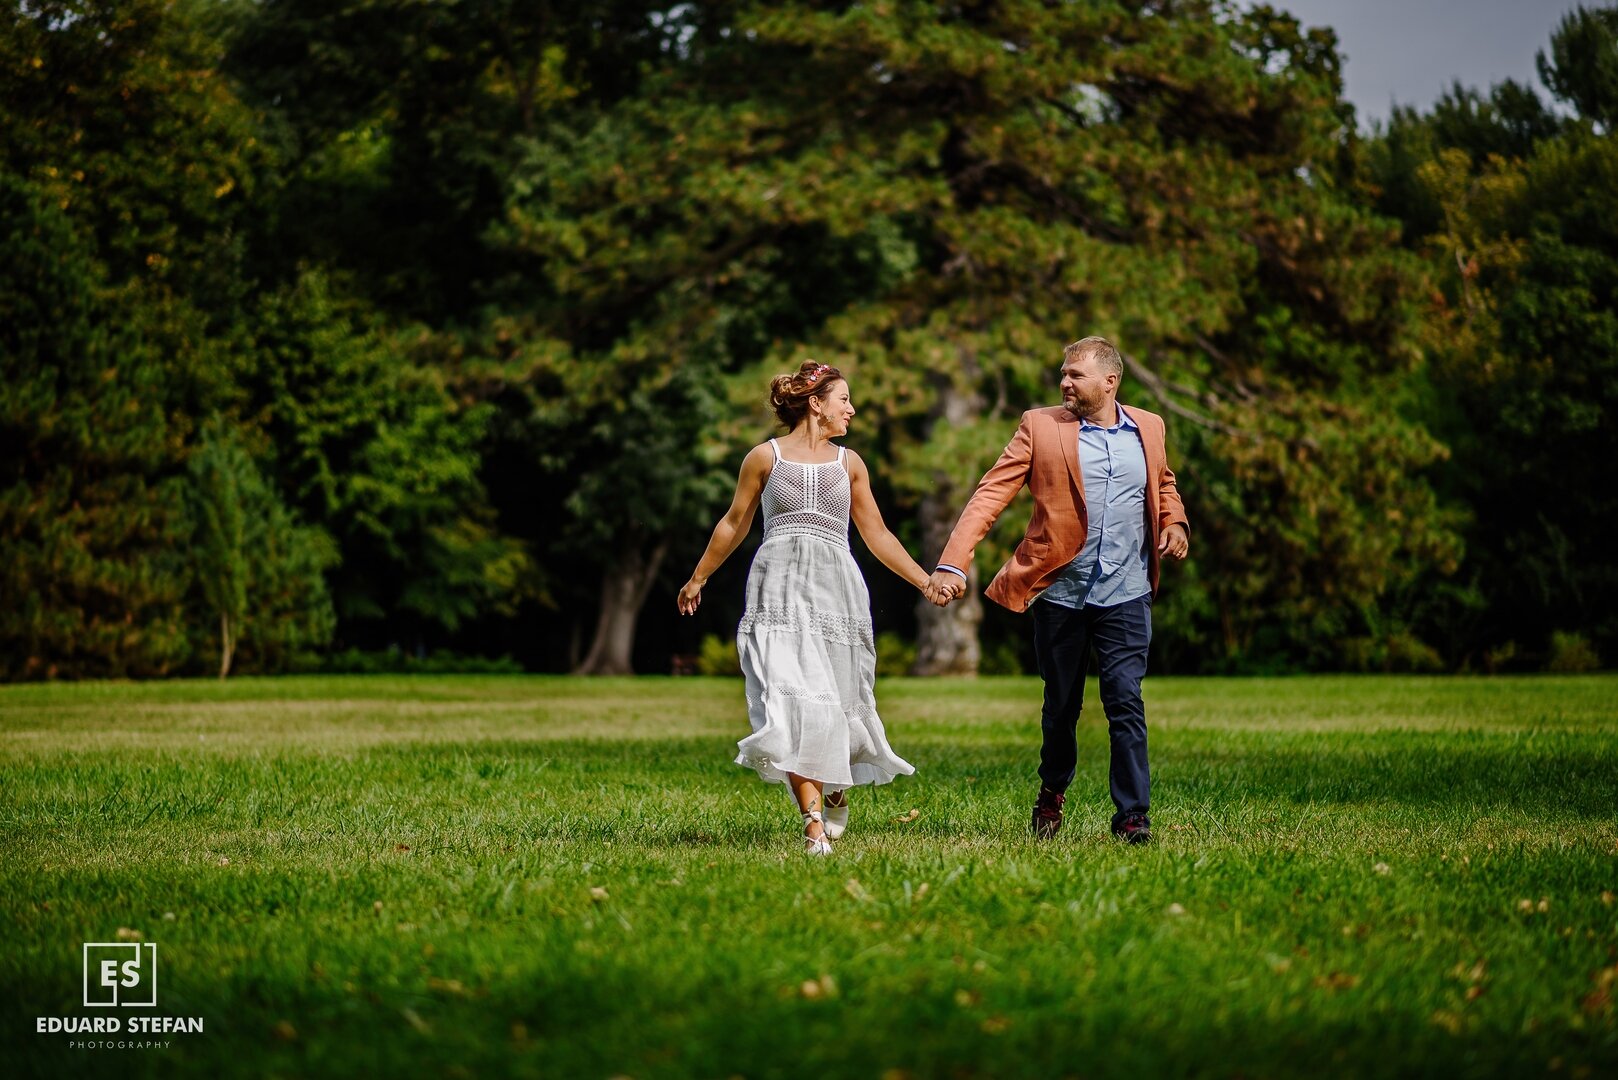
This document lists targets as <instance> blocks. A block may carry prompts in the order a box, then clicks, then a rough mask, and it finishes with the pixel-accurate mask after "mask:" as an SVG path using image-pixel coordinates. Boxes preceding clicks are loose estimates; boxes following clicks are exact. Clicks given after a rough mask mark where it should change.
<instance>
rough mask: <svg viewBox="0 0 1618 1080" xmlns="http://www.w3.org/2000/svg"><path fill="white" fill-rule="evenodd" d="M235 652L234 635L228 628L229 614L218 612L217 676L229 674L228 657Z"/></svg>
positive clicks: (221, 676)
mask: <svg viewBox="0 0 1618 1080" xmlns="http://www.w3.org/2000/svg"><path fill="white" fill-rule="evenodd" d="M235 652H236V637H235V635H234V634H232V633H231V630H230V616H229V615H227V614H225V613H224V612H223V611H221V612H220V613H219V677H220V678H221V679H223V678H224V677H225V676H227V675H229V674H230V658H231V656H232V655H233V654H234V653H235Z"/></svg>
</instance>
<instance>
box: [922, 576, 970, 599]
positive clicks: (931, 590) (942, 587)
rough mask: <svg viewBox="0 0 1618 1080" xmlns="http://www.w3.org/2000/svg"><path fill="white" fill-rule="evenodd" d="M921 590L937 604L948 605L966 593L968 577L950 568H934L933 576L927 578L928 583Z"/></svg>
mask: <svg viewBox="0 0 1618 1080" xmlns="http://www.w3.org/2000/svg"><path fill="white" fill-rule="evenodd" d="M921 592H922V595H923V596H925V597H927V599H928V601H929V602H931V603H933V604H935V605H936V606H938V607H948V606H949V605H950V604H951V603H953V602H954V601H956V600H959V599H960V598H961V597H963V596H965V595H966V579H965V578H963V577H962V576H961V575H959V574H952V573H950V572H949V571H948V570H934V571H933V576H932V577H930V578H928V579H927V584H925V585H923V586H922V587H921Z"/></svg>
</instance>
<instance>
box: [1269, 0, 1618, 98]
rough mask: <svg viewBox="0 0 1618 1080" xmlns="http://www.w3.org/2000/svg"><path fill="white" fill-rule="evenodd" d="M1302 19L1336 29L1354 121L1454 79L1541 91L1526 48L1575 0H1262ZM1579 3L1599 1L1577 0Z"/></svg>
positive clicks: (1546, 36)
mask: <svg viewBox="0 0 1618 1080" xmlns="http://www.w3.org/2000/svg"><path fill="white" fill-rule="evenodd" d="M1270 2H1271V3H1273V4H1274V5H1275V6H1276V7H1278V8H1281V9H1283V10H1286V11H1290V12H1291V13H1292V14H1293V15H1296V16H1297V17H1298V19H1299V21H1300V22H1302V23H1303V24H1304V25H1305V26H1329V27H1331V28H1332V29H1334V30H1336V31H1337V41H1338V48H1339V49H1340V50H1341V51H1342V53H1343V55H1344V57H1345V58H1346V59H1345V60H1344V63H1343V81H1344V83H1345V87H1346V91H1347V95H1348V99H1349V100H1350V101H1352V102H1353V103H1354V109H1355V111H1356V113H1358V115H1359V121H1360V126H1361V127H1368V126H1369V125H1370V122H1371V121H1372V120H1386V119H1387V118H1388V114H1389V112H1390V111H1391V106H1392V103H1394V102H1398V103H1399V104H1400V105H1415V106H1416V107H1418V108H1421V109H1425V108H1426V107H1427V106H1429V105H1431V104H1432V103H1433V102H1434V101H1435V100H1436V99H1437V98H1438V95H1439V94H1440V93H1442V92H1443V91H1444V90H1445V89H1447V88H1448V87H1449V85H1450V84H1451V83H1452V82H1453V81H1454V80H1456V79H1460V80H1461V82H1462V83H1463V84H1465V85H1467V86H1475V87H1477V88H1479V89H1486V88H1487V87H1489V86H1490V85H1492V84H1494V83H1496V82H1499V81H1500V80H1502V79H1506V78H1512V79H1516V80H1517V81H1518V82H1525V83H1527V84H1528V85H1530V86H1532V87H1533V88H1534V89H1535V90H1538V91H1539V92H1540V93H1542V94H1543V93H1544V92H1545V88H1544V86H1543V85H1542V84H1541V83H1540V81H1539V75H1538V73H1537V72H1536V71H1535V68H1534V53H1535V52H1537V51H1538V50H1540V49H1543V48H1545V47H1546V46H1547V45H1548V44H1549V42H1550V38H1551V30H1552V29H1554V28H1555V26H1556V24H1557V22H1558V21H1559V20H1560V19H1561V17H1562V16H1563V15H1564V14H1566V13H1567V12H1569V11H1572V10H1573V9H1574V8H1575V7H1577V6H1578V3H1577V2H1576V0H1270ZM1584 6H1585V7H1596V6H1599V4H1598V2H1597V0H1585V5H1584Z"/></svg>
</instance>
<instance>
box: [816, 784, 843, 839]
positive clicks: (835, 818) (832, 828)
mask: <svg viewBox="0 0 1618 1080" xmlns="http://www.w3.org/2000/svg"><path fill="white" fill-rule="evenodd" d="M833 796H836V797H837V798H839V799H842V800H843V801H842V802H840V803H834V802H832V801H831V800H832V797H833ZM821 828H822V829H824V830H825V832H826V839H828V840H841V839H842V838H843V833H844V832H846V831H847V829H848V792H846V791H834V792H832V794H831V795H827V796H826V820H825V821H824V822H823V823H822V824H821Z"/></svg>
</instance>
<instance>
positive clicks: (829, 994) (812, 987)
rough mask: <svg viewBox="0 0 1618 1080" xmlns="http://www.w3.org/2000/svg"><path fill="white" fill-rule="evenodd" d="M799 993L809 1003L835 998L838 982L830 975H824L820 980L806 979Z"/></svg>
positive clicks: (799, 988)
mask: <svg viewBox="0 0 1618 1080" xmlns="http://www.w3.org/2000/svg"><path fill="white" fill-rule="evenodd" d="M798 993H799V995H800V996H802V997H804V998H806V999H807V1000H809V1001H819V1000H820V999H822V998H834V997H836V996H837V980H836V979H834V978H832V977H831V976H830V975H822V976H821V977H820V978H818V979H805V980H803V983H802V984H801V985H799V987H798Z"/></svg>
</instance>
